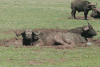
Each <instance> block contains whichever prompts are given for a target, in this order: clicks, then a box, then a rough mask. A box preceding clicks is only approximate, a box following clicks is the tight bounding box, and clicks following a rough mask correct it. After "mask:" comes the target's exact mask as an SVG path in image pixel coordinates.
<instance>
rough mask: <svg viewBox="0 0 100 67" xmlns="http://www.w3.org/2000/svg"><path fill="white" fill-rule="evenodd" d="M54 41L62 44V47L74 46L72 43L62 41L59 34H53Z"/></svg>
mask: <svg viewBox="0 0 100 67" xmlns="http://www.w3.org/2000/svg"><path fill="white" fill-rule="evenodd" d="M54 41H55V42H57V43H59V44H62V45H63V47H64V48H72V47H74V46H73V45H68V43H65V42H64V41H63V39H62V37H61V36H59V35H55V36H54Z"/></svg>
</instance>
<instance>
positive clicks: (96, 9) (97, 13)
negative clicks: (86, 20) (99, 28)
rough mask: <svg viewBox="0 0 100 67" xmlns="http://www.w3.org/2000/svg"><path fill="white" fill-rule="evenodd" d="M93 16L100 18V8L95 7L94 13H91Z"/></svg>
mask: <svg viewBox="0 0 100 67" xmlns="http://www.w3.org/2000/svg"><path fill="white" fill-rule="evenodd" d="M91 17H93V18H100V9H99V8H94V9H93V11H92V13H91Z"/></svg>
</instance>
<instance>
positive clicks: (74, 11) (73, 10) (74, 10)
mask: <svg viewBox="0 0 100 67" xmlns="http://www.w3.org/2000/svg"><path fill="white" fill-rule="evenodd" d="M71 14H72V17H73V18H74V19H76V17H75V14H76V9H75V8H73V9H72V12H71Z"/></svg>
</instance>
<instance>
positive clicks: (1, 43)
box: [0, 29, 100, 49]
mask: <svg viewBox="0 0 100 67" xmlns="http://www.w3.org/2000/svg"><path fill="white" fill-rule="evenodd" d="M38 30H39V31H40V32H43V31H56V32H65V33H66V32H67V30H66V29H34V31H36V32H38ZM16 31H17V30H10V31H6V32H4V33H6V34H9V33H10V32H16ZM20 32H21V31H20ZM88 41H89V42H91V43H93V44H95V45H98V46H100V40H99V39H88ZM10 45H16V46H17V45H19V46H23V44H22V38H18V37H15V38H13V39H9V40H7V39H4V40H0V46H5V47H8V46H10ZM76 46H77V47H90V46H89V45H87V43H78V44H76ZM40 47H41V48H43V47H46V48H56V49H68V48H65V47H64V46H63V45H48V46H40ZM70 49H72V48H70Z"/></svg>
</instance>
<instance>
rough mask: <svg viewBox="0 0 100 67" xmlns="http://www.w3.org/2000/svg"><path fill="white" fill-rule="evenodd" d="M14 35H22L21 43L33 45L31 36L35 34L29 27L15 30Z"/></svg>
mask: <svg viewBox="0 0 100 67" xmlns="http://www.w3.org/2000/svg"><path fill="white" fill-rule="evenodd" d="M15 33H16V36H18V37H19V36H20V35H22V37H23V45H33V41H34V40H33V39H34V38H33V37H34V36H36V35H35V34H34V33H33V31H32V30H31V29H26V30H23V31H17V32H15Z"/></svg>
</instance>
